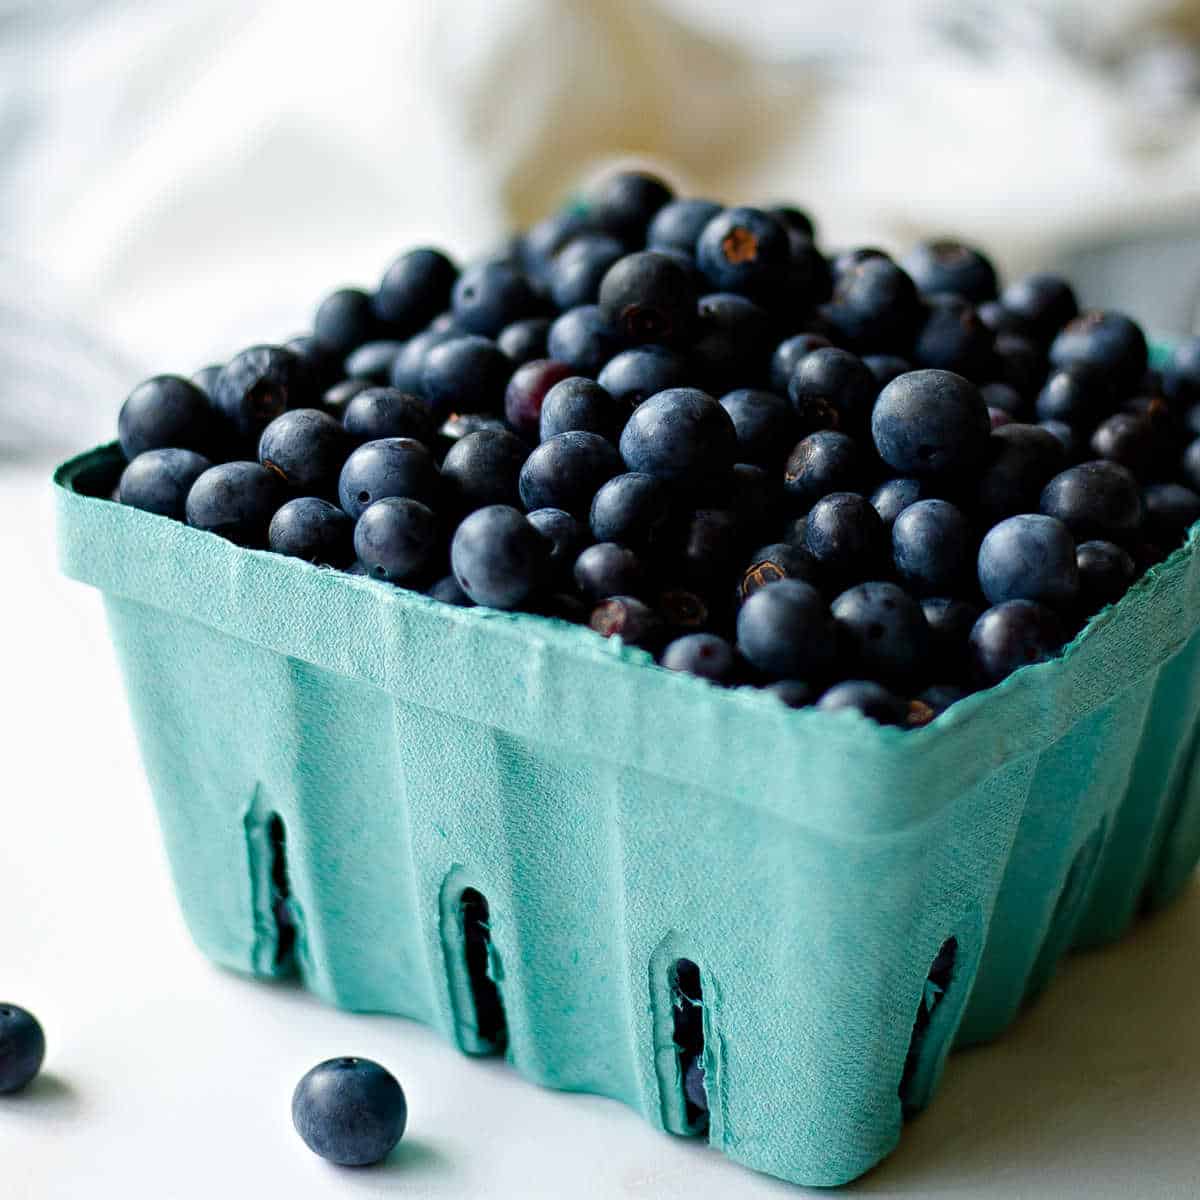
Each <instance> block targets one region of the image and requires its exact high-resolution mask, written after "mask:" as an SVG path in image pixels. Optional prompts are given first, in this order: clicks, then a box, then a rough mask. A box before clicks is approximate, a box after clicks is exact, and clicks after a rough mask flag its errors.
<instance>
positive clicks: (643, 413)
mask: <svg viewBox="0 0 1200 1200" xmlns="http://www.w3.org/2000/svg"><path fill="white" fill-rule="evenodd" d="M736 449H737V433H736V431H735V430H734V427H733V421H732V420H731V419H730V417H729V414H728V413H727V412H726V411H725V410H724V409H723V408H722V407H721V406H720V405H719V404H718V403H717V402H716V401H715V400H714V399H713V398H712V397H711V396H709V395H708V394H707V393H706V392H701V391H699V390H698V389H696V388H669V389H668V390H666V391H662V392H658V393H657V394H656V395H654V396H651V397H650V398H649V399H648V400H646V401H644V402H643V403H642V404H641V405H639V406H638V407H637V408H636V409H635V410H634V412H633V415H632V416H631V417H630V418H629V421H628V422H627V423H626V425H625V428H624V430H623V431H622V433H621V457H622V458H623V459H624V460H625V465H626V466H627V467H628V468H629V470H631V471H644V472H645V473H646V474H648V475H655V476H657V477H658V478H659V479H665V480H666V481H667V482H668V483H673V484H677V485H678V486H679V487H681V488H683V489H686V490H690V491H701V490H704V489H705V488H706V487H710V486H711V485H712V483H713V481H714V480H715V479H719V478H721V477H722V476H724V475H725V474H727V473H728V471H729V468H730V467H731V466H732V465H733V456H734V452H735V450H736Z"/></svg>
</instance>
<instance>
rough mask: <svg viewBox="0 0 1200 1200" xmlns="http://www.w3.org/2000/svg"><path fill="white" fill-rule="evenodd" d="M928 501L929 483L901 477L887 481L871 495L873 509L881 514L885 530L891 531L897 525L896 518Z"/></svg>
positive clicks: (880, 517)
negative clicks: (921, 502)
mask: <svg viewBox="0 0 1200 1200" xmlns="http://www.w3.org/2000/svg"><path fill="white" fill-rule="evenodd" d="M927 499H929V484H928V482H924V481H922V480H920V479H908V478H905V477H903V476H901V477H899V478H896V479H885V480H884V481H883V483H881V484H880V485H879V486H878V487H877V488H876V489H875V491H874V492H872V493H871V507H872V508H874V509H875V511H876V512H877V513H878V514H879V519H880V520H881V521H882V522H883V524H884V528H885V529H887V530H889V531H890V530H891V528H892V526H893V525H895V523H896V518H897V517H898V516H899V515H900V514H901V513H902V512H903V511H904V510H905V509H906V508H907V507H908V506H909V505H910V504H916V502H917V501H918V500H927Z"/></svg>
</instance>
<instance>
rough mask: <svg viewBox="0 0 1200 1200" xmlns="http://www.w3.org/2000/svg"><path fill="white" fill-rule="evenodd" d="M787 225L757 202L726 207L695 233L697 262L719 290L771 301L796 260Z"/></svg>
mask: <svg viewBox="0 0 1200 1200" xmlns="http://www.w3.org/2000/svg"><path fill="white" fill-rule="evenodd" d="M791 253H792V248H791V241H790V239H789V238H788V234H787V230H786V229H785V227H784V226H783V225H782V224H781V223H780V222H779V221H777V220H776V219H775V218H774V217H772V216H770V215H768V214H767V213H765V212H763V211H762V210H761V209H757V208H747V207H739V208H727V209H724V210H723V211H722V212H720V213H718V214H717V215H716V216H715V217H713V218H712V219H711V220H710V221H709V222H708V224H707V225H705V226H704V228H703V229H702V230H701V231H700V236H699V237H698V238H697V239H696V265H697V266H698V267H699V268H700V270H701V271H703V272H704V274H705V276H706V277H707V278H708V280H709V282H710V283H711V284H712V285H713V287H714V288H715V289H716V290H717V291H720V292H738V293H739V294H740V295H743V296H749V297H750V298H751V299H752V300H764V301H768V302H769V301H770V300H771V299H772V298H773V297H775V296H776V295H778V293H779V292H780V290H781V289H782V288H783V286H784V284H785V282H786V280H787V276H788V268H789V266H790V263H791Z"/></svg>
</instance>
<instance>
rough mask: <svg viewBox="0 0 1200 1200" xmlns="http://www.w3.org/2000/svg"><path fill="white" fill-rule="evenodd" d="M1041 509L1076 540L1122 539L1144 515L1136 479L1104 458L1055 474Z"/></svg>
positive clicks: (1135, 529)
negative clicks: (1063, 526)
mask: <svg viewBox="0 0 1200 1200" xmlns="http://www.w3.org/2000/svg"><path fill="white" fill-rule="evenodd" d="M1041 511H1042V512H1043V513H1045V514H1046V515H1047V516H1050V517H1057V518H1058V519H1059V520H1060V521H1062V522H1063V523H1064V524H1065V525H1066V526H1067V528H1068V529H1070V531H1071V533H1072V534H1073V535H1074V536H1075V539H1076V541H1091V540H1093V539H1095V538H1101V539H1103V540H1105V541H1111V542H1118V543H1120V542H1123V541H1126V540H1128V539H1129V538H1130V537H1132V536H1133V535H1134V534H1135V533H1136V532H1137V528H1138V525H1139V524H1140V523H1141V519H1142V498H1141V494H1140V493H1139V491H1138V485H1137V480H1136V479H1135V478H1134V477H1133V475H1132V474H1130V472H1129V471H1127V470H1126V469H1125V468H1124V467H1122V466H1120V465H1118V464H1117V463H1110V462H1104V461H1096V462H1086V463H1080V465H1079V466H1077V467H1068V468H1067V470H1065V471H1063V472H1061V473H1060V474H1058V475H1055V476H1054V478H1053V479H1051V480H1050V482H1049V483H1047V484H1046V486H1045V487H1044V488H1043V489H1042V496H1041Z"/></svg>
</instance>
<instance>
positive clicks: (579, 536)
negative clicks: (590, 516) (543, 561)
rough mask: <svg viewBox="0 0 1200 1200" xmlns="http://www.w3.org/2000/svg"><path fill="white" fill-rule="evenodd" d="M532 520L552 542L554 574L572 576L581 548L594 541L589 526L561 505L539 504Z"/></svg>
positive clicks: (551, 570)
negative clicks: (558, 506)
mask: <svg viewBox="0 0 1200 1200" xmlns="http://www.w3.org/2000/svg"><path fill="white" fill-rule="evenodd" d="M529 523H530V525H532V526H533V527H534V529H536V530H537V531H538V533H540V534H541V535H542V537H544V538H545V539H546V540H547V541H548V542H549V543H550V554H549V558H548V560H547V566H548V568H549V571H550V574H551V575H557V576H560V577H567V576H569V575H570V574H571V571H572V569H573V568H574V566H575V560H576V559H577V558H578V557H579V554H580V551H582V550H583V548H584V547H585V546H586V545H587V544H588V543H589V542H590V541H591V538H590V537H589V536H588V530H587V526H586V525H585V524H584V523H583V522H582V521H580V520H578V519H577V518H576V517H573V516H571V514H570V513H569V512H564V511H563V510H562V509H561V508H535V509H534V510H533V511H532V512H531V513H530V514H529Z"/></svg>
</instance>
